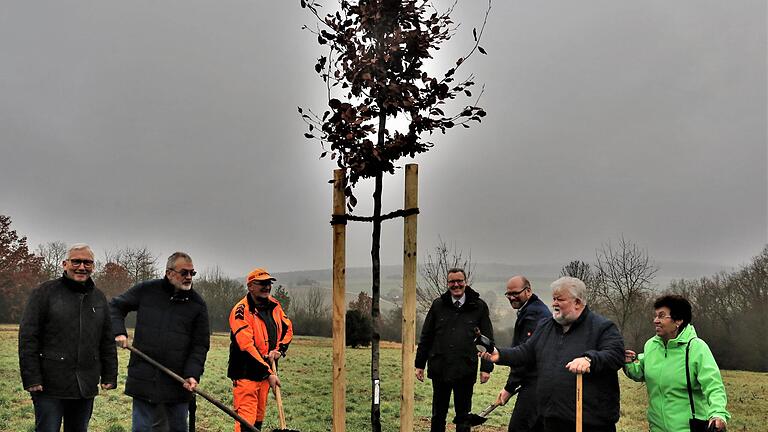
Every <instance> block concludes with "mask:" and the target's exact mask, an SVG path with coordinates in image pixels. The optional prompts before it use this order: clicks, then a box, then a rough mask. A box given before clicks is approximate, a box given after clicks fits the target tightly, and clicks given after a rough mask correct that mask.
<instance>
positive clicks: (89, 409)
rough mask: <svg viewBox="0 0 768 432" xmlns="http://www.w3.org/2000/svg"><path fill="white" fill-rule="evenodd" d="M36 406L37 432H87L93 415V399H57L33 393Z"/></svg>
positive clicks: (33, 402)
mask: <svg viewBox="0 0 768 432" xmlns="http://www.w3.org/2000/svg"><path fill="white" fill-rule="evenodd" d="M32 404H33V405H34V406H35V432H59V430H60V429H61V423H62V420H63V421H64V432H87V431H88V422H89V421H90V420H91V413H93V398H90V399H57V398H52V397H49V396H44V395H40V394H35V393H32Z"/></svg>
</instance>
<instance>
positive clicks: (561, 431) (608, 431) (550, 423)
mask: <svg viewBox="0 0 768 432" xmlns="http://www.w3.org/2000/svg"><path fill="white" fill-rule="evenodd" d="M582 426H583V427H582V430H584V431H587V432H616V425H615V424H612V425H601V426H596V425H588V424H584V425H582ZM575 430H576V420H573V421H570V420H562V419H557V418H552V417H545V418H544V432H566V431H575Z"/></svg>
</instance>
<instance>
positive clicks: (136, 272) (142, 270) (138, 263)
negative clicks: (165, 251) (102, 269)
mask: <svg viewBox="0 0 768 432" xmlns="http://www.w3.org/2000/svg"><path fill="white" fill-rule="evenodd" d="M157 260H158V257H157V255H154V254H153V253H152V251H150V250H149V249H148V248H147V247H146V246H142V247H136V248H133V247H127V248H123V249H118V250H116V251H107V252H105V253H104V262H105V263H109V262H113V263H116V264H119V265H121V266H122V267H123V268H125V270H126V271H127V272H128V277H129V278H130V280H131V284H135V283H138V282H142V281H146V280H150V279H157V278H158V277H160V274H161V271H160V270H159V269H158V263H157Z"/></svg>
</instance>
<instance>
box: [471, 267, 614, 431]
mask: <svg viewBox="0 0 768 432" xmlns="http://www.w3.org/2000/svg"><path fill="white" fill-rule="evenodd" d="M551 286H552V308H553V310H554V314H553V317H552V319H549V320H546V321H542V322H541V323H539V326H538V328H537V329H536V331H535V332H534V333H533V335H532V337H531V338H530V339H529V340H528V341H526V342H525V343H523V344H522V345H520V346H517V347H514V348H502V349H501V350H500V351H499V350H498V349H495V350H494V351H493V353H482V354H479V355H480V356H481V357H482V358H483V359H486V360H490V361H492V362H494V363H498V364H502V365H507V366H512V367H513V369H514V367H515V366H528V367H533V366H535V368H536V370H537V371H538V382H537V389H536V392H537V394H536V400H537V404H538V406H539V414H540V415H541V416H542V418H543V419H544V431H545V432H561V431H572V430H576V421H575V420H576V390H575V389H576V375H577V374H583V381H584V388H583V395H584V407H583V409H584V411H583V414H584V417H583V419H584V420H583V421H584V430H586V431H590V432H615V431H616V422H617V421H618V420H619V379H618V375H617V371H618V370H619V369H621V367H622V366H623V365H624V340H623V338H622V337H621V334H620V333H619V330H618V328H617V327H616V325H615V324H614V323H612V322H611V321H610V320H608V319H606V318H604V317H602V316H600V315H598V314H596V313H594V312H592V311H590V310H589V307H587V304H586V292H587V289H586V286H585V285H584V282H582V281H581V280H579V279H576V278H572V277H562V278H560V279H558V280H556V281H555V282H553V283H552V285H551Z"/></svg>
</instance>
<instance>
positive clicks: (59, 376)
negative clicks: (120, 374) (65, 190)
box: [19, 243, 117, 432]
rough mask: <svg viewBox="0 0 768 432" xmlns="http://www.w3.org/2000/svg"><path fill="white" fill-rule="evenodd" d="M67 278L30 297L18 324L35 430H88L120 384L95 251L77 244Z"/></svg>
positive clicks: (66, 264)
mask: <svg viewBox="0 0 768 432" xmlns="http://www.w3.org/2000/svg"><path fill="white" fill-rule="evenodd" d="M62 266H63V268H64V274H63V275H62V277H60V278H58V279H54V280H50V281H48V282H44V283H43V284H42V285H40V286H39V287H37V288H36V289H35V290H34V291H32V293H31V294H30V296H29V300H28V302H27V306H26V308H25V309H24V314H23V316H22V318H21V325H20V326H19V368H20V370H21V380H22V383H23V385H24V389H25V390H27V391H28V392H29V393H30V395H31V396H32V403H33V405H34V408H35V430H36V431H39V432H58V431H59V429H60V427H61V424H62V421H63V423H64V430H65V431H67V432H80V431H83V432H84V431H87V430H88V422H89V421H90V419H91V413H92V412H93V400H94V397H95V396H96V394H97V393H98V391H99V382H101V388H102V389H105V390H108V389H113V388H115V386H116V385H117V352H116V350H115V344H114V342H113V340H112V325H111V322H110V319H109V315H108V313H107V299H106V298H105V297H104V294H103V293H102V292H101V291H99V290H98V289H97V288H96V286H95V285H94V283H93V280H92V279H91V273H93V266H94V263H93V251H92V250H91V248H90V247H89V246H88V245H86V244H84V243H78V244H74V245H72V246H71V247H70V248H69V250H68V251H67V259H65V260H64V261H63V262H62Z"/></svg>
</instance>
